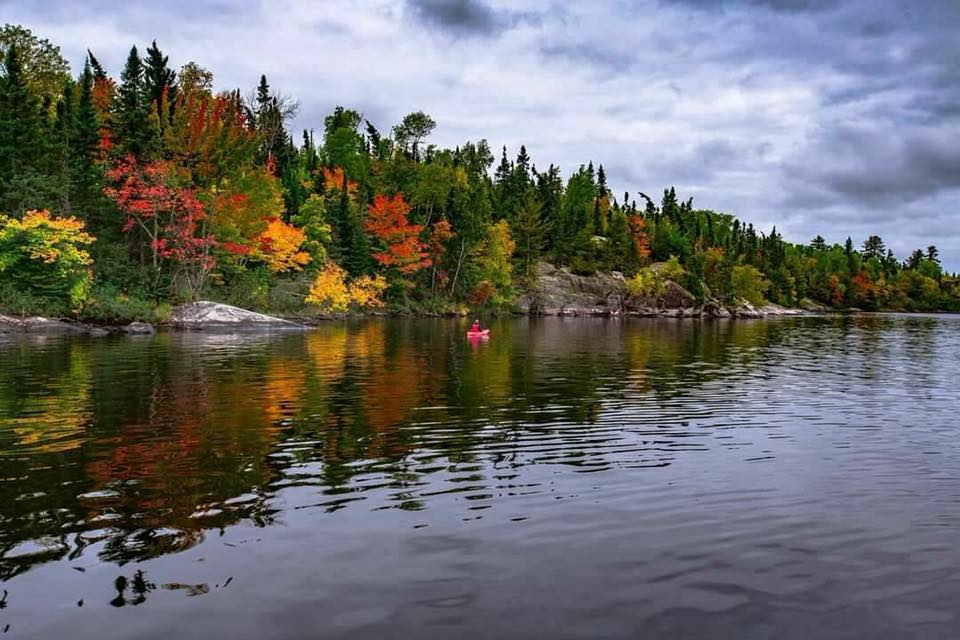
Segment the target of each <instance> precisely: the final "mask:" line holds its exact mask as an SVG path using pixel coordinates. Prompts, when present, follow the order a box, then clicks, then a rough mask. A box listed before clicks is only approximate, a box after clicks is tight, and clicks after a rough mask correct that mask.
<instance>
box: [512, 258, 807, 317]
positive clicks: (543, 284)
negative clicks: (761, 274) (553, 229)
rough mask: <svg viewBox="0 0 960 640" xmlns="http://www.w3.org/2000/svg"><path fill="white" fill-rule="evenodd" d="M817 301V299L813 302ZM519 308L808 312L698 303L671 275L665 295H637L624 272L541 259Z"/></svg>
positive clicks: (567, 312)
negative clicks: (576, 269)
mask: <svg viewBox="0 0 960 640" xmlns="http://www.w3.org/2000/svg"><path fill="white" fill-rule="evenodd" d="M808 302H809V301H808ZM813 304H815V303H811V305H813ZM516 308H517V311H518V312H520V313H521V314H526V315H539V316H601V317H602V316H639V317H663V318H721V319H722V318H765V317H780V316H796V315H802V314H803V313H805V310H803V309H788V308H786V307H781V306H780V305H776V304H766V305H764V306H762V307H759V308H758V307H755V306H753V305H752V304H750V303H749V302H747V301H746V300H740V301H739V302H738V303H737V304H736V305H730V306H727V305H723V304H721V303H720V301H718V300H714V299H708V300H707V301H706V302H703V303H702V304H698V302H697V299H696V298H695V297H694V296H693V294H691V293H690V292H689V291H687V290H686V289H684V288H683V287H682V286H680V285H679V284H677V283H676V282H673V281H670V280H668V281H667V282H666V283H665V285H664V292H663V294H662V295H660V296H657V297H652V296H651V297H642V298H637V297H634V296H631V295H630V293H629V291H628V289H627V281H626V278H624V276H623V274H622V273H619V272H616V271H614V272H612V273H609V274H607V273H596V274H594V275H591V276H581V275H577V274H575V273H572V272H571V271H570V270H569V269H566V268H563V267H555V266H553V265H551V264H548V263H545V262H541V263H538V264H537V267H536V272H535V281H534V283H533V286H531V287H530V290H529V291H528V292H526V293H524V294H523V295H521V296H520V297H519V298H518V300H517V304H516ZM824 309H825V308H824ZM811 310H813V309H811ZM816 310H817V311H820V310H821V309H820V308H817V309H816Z"/></svg>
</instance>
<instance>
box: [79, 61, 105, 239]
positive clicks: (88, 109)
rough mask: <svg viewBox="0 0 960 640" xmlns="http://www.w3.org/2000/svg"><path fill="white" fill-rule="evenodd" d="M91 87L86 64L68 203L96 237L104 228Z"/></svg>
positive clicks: (81, 87)
mask: <svg viewBox="0 0 960 640" xmlns="http://www.w3.org/2000/svg"><path fill="white" fill-rule="evenodd" d="M93 83H94V73H93V70H92V67H91V64H90V61H88V62H87V64H86V65H84V68H83V73H82V74H81V75H80V85H79V94H78V97H77V109H76V117H75V118H74V120H73V126H74V130H73V135H72V145H71V147H70V154H71V166H72V169H73V176H74V180H73V185H72V188H73V194H72V196H71V200H72V202H73V206H74V209H75V210H76V211H77V212H78V213H79V214H80V215H81V216H84V217H86V218H87V221H88V224H87V227H88V229H89V230H90V231H91V232H93V233H94V234H95V235H98V236H99V235H102V233H103V227H105V226H106V225H105V224H104V223H105V221H104V220H103V219H102V208H103V199H102V194H101V191H100V181H101V178H102V171H101V170H100V166H99V164H98V163H97V152H98V144H99V140H100V124H99V122H98V118H97V109H96V107H95V106H94V104H93Z"/></svg>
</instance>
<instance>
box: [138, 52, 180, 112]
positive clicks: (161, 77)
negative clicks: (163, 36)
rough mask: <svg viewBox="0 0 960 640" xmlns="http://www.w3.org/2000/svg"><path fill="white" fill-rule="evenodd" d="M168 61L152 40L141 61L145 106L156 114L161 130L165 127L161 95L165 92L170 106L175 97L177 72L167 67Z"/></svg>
mask: <svg viewBox="0 0 960 640" xmlns="http://www.w3.org/2000/svg"><path fill="white" fill-rule="evenodd" d="M168 61H169V57H168V56H165V55H163V52H161V51H160V49H159V48H158V47H157V41H156V40H154V41H153V43H152V44H151V45H150V47H149V48H147V57H146V58H145V59H144V61H143V64H144V72H143V89H144V94H145V96H146V102H147V104H148V105H149V106H150V107H151V108H152V109H155V110H156V112H157V118H158V119H159V120H160V127H161V129H163V128H164V127H165V126H166V123H164V122H163V119H164V114H163V113H162V104H163V94H164V92H166V94H167V102H168V103H169V104H171V105H172V104H174V101H175V100H176V97H177V72H176V71H174V70H173V69H171V68H170V67H169V66H167V62H168ZM170 115H172V114H170Z"/></svg>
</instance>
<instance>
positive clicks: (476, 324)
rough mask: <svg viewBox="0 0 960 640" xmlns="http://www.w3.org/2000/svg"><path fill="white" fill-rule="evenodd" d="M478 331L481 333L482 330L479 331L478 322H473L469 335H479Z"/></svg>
mask: <svg viewBox="0 0 960 640" xmlns="http://www.w3.org/2000/svg"><path fill="white" fill-rule="evenodd" d="M480 331H482V329H480V321H479V320H474V321H473V325H471V327H470V333H480Z"/></svg>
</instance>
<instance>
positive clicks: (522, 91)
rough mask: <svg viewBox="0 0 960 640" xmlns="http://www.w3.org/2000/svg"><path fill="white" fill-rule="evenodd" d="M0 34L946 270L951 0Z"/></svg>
mask: <svg viewBox="0 0 960 640" xmlns="http://www.w3.org/2000/svg"><path fill="white" fill-rule="evenodd" d="M0 15H2V16H3V20H4V21H9V22H17V23H21V24H23V25H25V26H27V27H29V28H30V29H32V30H33V31H34V32H35V33H37V34H38V35H41V36H43V37H47V38H49V39H51V40H53V41H54V42H56V43H57V44H59V45H60V46H61V47H62V49H63V52H64V54H65V56H66V57H67V58H68V59H69V60H70V62H71V64H72V65H73V66H74V69H75V70H77V69H78V68H79V67H80V66H81V65H82V60H83V55H84V51H85V49H86V48H87V47H90V48H91V49H92V50H93V51H94V52H95V54H96V55H97V56H98V58H100V60H101V61H102V62H103V63H104V64H105V66H108V68H109V69H110V70H111V71H112V72H113V73H114V74H119V71H120V67H121V65H122V62H123V59H124V57H125V55H126V52H127V51H128V50H129V47H130V45H131V44H137V45H141V46H144V45H146V44H148V43H149V41H150V40H152V39H154V38H156V39H157V41H158V44H159V45H160V47H161V48H162V49H163V50H164V51H165V52H167V53H168V54H169V55H170V57H171V62H172V63H174V64H176V65H181V64H183V63H185V62H188V61H190V60H194V61H197V62H198V63H200V64H201V65H202V66H204V67H207V68H208V69H210V70H211V71H213V72H214V74H215V76H216V84H217V86H218V87H219V88H235V87H240V88H243V89H244V90H247V89H249V88H252V87H253V86H254V85H255V84H256V82H257V80H258V78H259V75H260V73H266V74H267V77H268V79H269V81H270V83H271V85H272V86H273V87H274V88H275V89H278V90H280V91H282V92H283V93H286V94H289V95H292V96H294V97H296V98H298V99H299V101H300V105H301V108H300V112H299V115H298V116H297V120H296V123H295V124H296V126H297V127H298V128H319V127H320V126H321V125H322V118H323V115H324V114H325V113H327V112H328V111H330V109H332V107H334V106H335V105H337V104H343V105H345V106H350V107H353V108H356V109H358V110H360V111H361V112H363V113H364V115H365V116H366V117H367V118H369V119H370V120H371V121H372V122H374V123H375V124H376V125H377V126H378V127H379V128H380V129H381V130H387V129H389V127H390V126H392V125H393V124H395V123H396V122H397V121H398V120H399V119H400V118H401V117H402V115H403V114H404V113H407V112H410V111H416V110H424V111H426V112H428V113H430V114H431V115H432V116H433V117H434V118H435V119H436V121H437V123H438V127H437V130H436V132H435V134H434V136H433V139H432V141H433V142H435V143H437V144H440V145H444V146H453V145H456V144H458V143H460V142H463V141H465V140H475V139H479V138H487V139H488V140H489V142H490V144H491V147H493V148H495V149H499V147H500V146H501V145H504V144H505V145H507V147H508V150H509V151H510V153H511V154H514V153H515V152H516V149H517V147H518V146H519V145H520V144H521V143H522V144H526V146H527V149H528V151H529V152H530V155H531V156H532V158H533V160H534V162H535V163H536V164H538V165H539V166H541V167H545V166H546V165H547V164H549V163H550V162H554V163H557V164H559V165H560V166H561V168H562V169H563V170H564V172H565V173H566V172H569V171H570V170H572V169H575V168H576V166H577V165H579V164H581V163H586V162H587V161H590V160H592V161H594V162H595V163H602V164H603V165H604V167H605V169H606V170H607V173H608V175H609V176H610V182H611V187H612V188H613V189H614V191H615V193H617V194H620V193H622V192H623V191H625V190H629V191H631V192H636V191H645V192H648V193H653V192H660V191H661V190H662V189H663V188H664V187H665V186H669V185H675V186H676V187H677V191H678V192H679V194H680V195H681V196H682V197H688V196H693V197H694V202H695V204H697V205H699V206H701V207H704V208H711V209H715V210H719V211H725V212H729V213H734V214H736V215H738V216H740V217H741V218H742V219H745V220H747V221H750V222H753V223H754V224H755V225H757V226H759V227H761V228H763V229H769V228H770V227H772V226H773V225H776V226H777V228H778V230H780V231H781V232H783V233H784V235H785V236H786V237H787V238H788V239H790V240H794V241H805V240H808V239H809V238H810V237H812V236H813V235H815V234H817V233H821V234H823V235H824V236H825V237H826V238H827V240H828V241H832V242H842V241H843V240H844V239H845V238H846V237H847V236H848V235H851V236H852V237H853V239H854V241H855V242H856V243H857V244H859V243H860V242H862V240H863V239H864V238H865V237H866V236H867V235H868V234H871V233H878V234H880V235H881V236H882V237H883V238H884V240H885V241H886V242H887V244H888V246H890V247H892V248H893V249H894V250H895V251H896V252H897V254H898V255H899V256H901V257H905V255H906V254H907V253H909V251H911V250H912V249H914V248H917V247H921V246H922V247H926V246H927V245H928V244H930V243H935V244H937V245H938V246H939V247H940V249H941V253H942V254H943V257H944V261H945V264H946V266H947V267H948V268H949V269H950V270H960V0H904V1H900V0H610V1H608V2H604V1H601V0H590V1H583V2H559V1H556V2H549V1H540V2H534V1H533V0H503V1H501V0H395V1H387V0H327V1H310V0H258V1H254V0H247V1H245V2H239V1H238V2H230V1H227V0H189V1H187V0H175V1H171V2H155V1H154V2H149V3H147V2H143V3H139V2H135V1H129V2H125V3H117V2H113V1H112V0H46V1H44V2H34V1H30V0H0Z"/></svg>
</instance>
